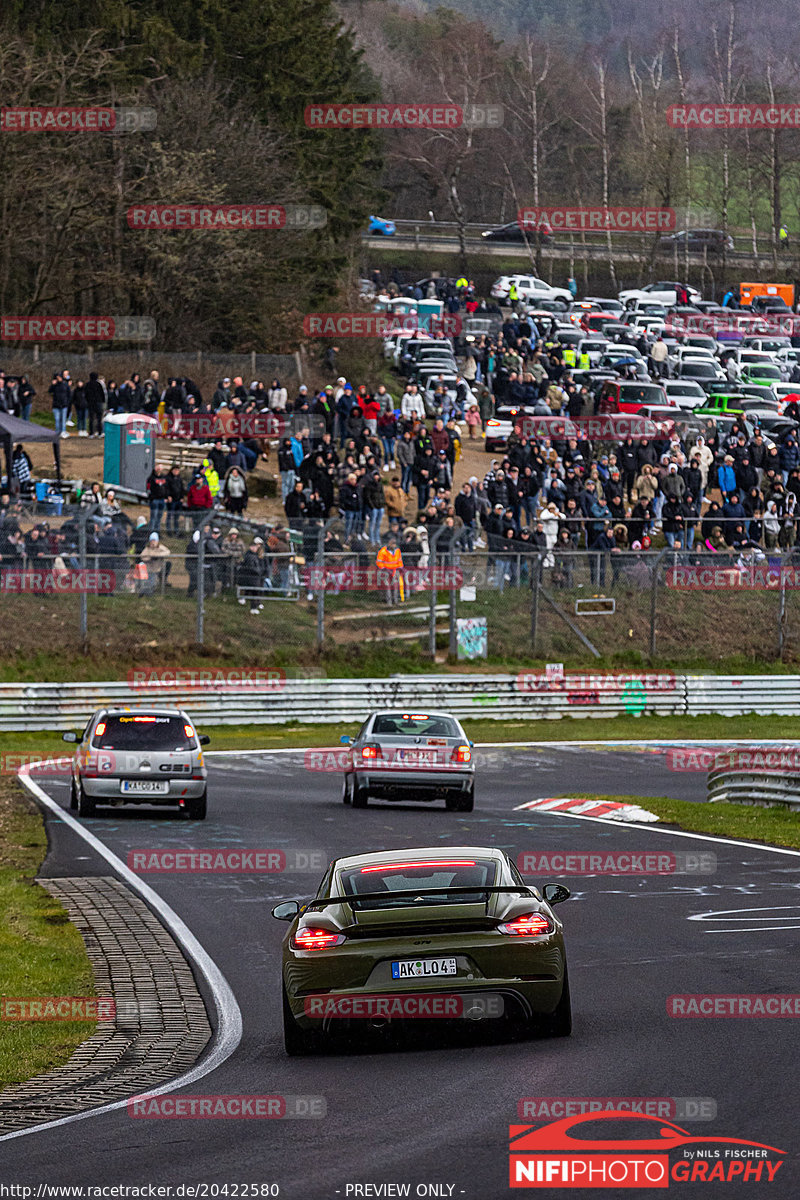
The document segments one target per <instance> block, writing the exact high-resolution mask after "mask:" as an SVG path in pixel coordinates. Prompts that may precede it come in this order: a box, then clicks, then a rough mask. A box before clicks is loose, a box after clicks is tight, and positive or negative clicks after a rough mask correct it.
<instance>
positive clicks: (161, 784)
mask: <svg viewBox="0 0 800 1200" xmlns="http://www.w3.org/2000/svg"><path fill="white" fill-rule="evenodd" d="M120 791H123V792H151V793H152V792H158V793H159V794H160V795H162V796H163V795H166V793H167V792H168V791H169V781H168V780H167V779H123V780H122V782H121V784H120Z"/></svg>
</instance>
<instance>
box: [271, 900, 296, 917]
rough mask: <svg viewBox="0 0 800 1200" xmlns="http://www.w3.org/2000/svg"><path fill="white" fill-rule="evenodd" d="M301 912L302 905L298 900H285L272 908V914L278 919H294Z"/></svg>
mask: <svg viewBox="0 0 800 1200" xmlns="http://www.w3.org/2000/svg"><path fill="white" fill-rule="evenodd" d="M299 912H300V905H299V904H298V903H297V901H296V900H284V901H283V903H282V904H276V905H275V907H274V908H273V910H272V915H273V917H274V918H275V920H276V921H293V920H294V919H295V917H296V916H297V915H298V913H299Z"/></svg>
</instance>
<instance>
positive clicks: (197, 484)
mask: <svg viewBox="0 0 800 1200" xmlns="http://www.w3.org/2000/svg"><path fill="white" fill-rule="evenodd" d="M186 507H187V508H189V509H195V510H196V509H202V508H213V507H214V498H213V496H212V495H211V488H210V487H209V486H208V480H207V479H206V477H205V475H204V474H203V472H202V471H195V473H194V475H193V476H192V482H191V483H190V485H189V494H188V496H187V497H186Z"/></svg>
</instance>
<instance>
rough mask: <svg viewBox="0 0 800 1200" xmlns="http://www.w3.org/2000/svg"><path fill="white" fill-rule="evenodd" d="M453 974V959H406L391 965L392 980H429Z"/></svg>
mask: <svg viewBox="0 0 800 1200" xmlns="http://www.w3.org/2000/svg"><path fill="white" fill-rule="evenodd" d="M455 974H457V970H456V960H455V959H454V958H417V959H413V958H406V959H401V960H400V962H393V963H392V979H431V978H435V977H436V976H438V975H455Z"/></svg>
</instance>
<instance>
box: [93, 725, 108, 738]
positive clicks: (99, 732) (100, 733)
mask: <svg viewBox="0 0 800 1200" xmlns="http://www.w3.org/2000/svg"><path fill="white" fill-rule="evenodd" d="M105 731H106V723H105V721H101V722H100V724H99V725H98V726H97V728H96V729H95V731H94V736H95V737H99V738H100V737H102V736H103V734H104V733H105Z"/></svg>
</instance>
